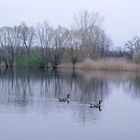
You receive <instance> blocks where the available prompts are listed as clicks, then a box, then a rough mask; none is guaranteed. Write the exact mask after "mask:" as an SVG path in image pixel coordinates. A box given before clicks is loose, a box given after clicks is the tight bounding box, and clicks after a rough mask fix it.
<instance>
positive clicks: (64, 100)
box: [58, 94, 70, 103]
mask: <svg viewBox="0 0 140 140" xmlns="http://www.w3.org/2000/svg"><path fill="white" fill-rule="evenodd" d="M69 98H70V94H67V95H66V98H60V97H59V98H58V99H59V102H67V103H69V100H68V99H69Z"/></svg>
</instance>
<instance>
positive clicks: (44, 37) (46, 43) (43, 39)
mask: <svg viewBox="0 0 140 140" xmlns="http://www.w3.org/2000/svg"><path fill="white" fill-rule="evenodd" d="M52 37H53V29H52V27H50V26H49V24H48V23H47V22H45V23H44V24H43V25H41V24H40V25H38V27H37V46H39V47H40V48H41V49H40V55H41V58H42V61H43V66H42V67H44V68H45V65H46V66H47V68H48V63H49V47H50V43H51V41H52Z"/></svg>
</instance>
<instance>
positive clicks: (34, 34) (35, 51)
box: [0, 11, 112, 69]
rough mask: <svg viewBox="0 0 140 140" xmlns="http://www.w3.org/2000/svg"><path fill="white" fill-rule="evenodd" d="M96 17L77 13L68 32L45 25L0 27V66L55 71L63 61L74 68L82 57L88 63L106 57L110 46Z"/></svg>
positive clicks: (107, 37)
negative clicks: (90, 60) (88, 58)
mask: <svg viewBox="0 0 140 140" xmlns="http://www.w3.org/2000/svg"><path fill="white" fill-rule="evenodd" d="M102 23H103V18H102V17H101V16H100V15H99V14H97V13H90V12H88V11H83V12H80V13H79V14H78V15H76V16H75V18H74V24H73V25H72V26H71V27H70V28H66V27H62V26H58V27H53V26H51V25H49V24H48V23H47V22H44V23H42V24H37V26H35V27H34V26H28V25H27V24H26V23H24V22H22V23H21V24H20V25H18V26H13V27H12V26H4V27H0V63H3V64H4V65H5V67H6V68H8V67H14V66H28V67H34V66H37V67H42V68H48V67H49V66H51V67H52V68H53V69H57V67H58V65H59V64H60V63H61V62H65V60H66V59H67V58H69V61H70V62H71V63H72V64H73V68H74V67H75V64H76V63H77V62H79V61H81V60H82V59H84V58H85V57H90V58H92V59H96V58H102V57H106V56H108V55H109V52H110V51H109V48H110V47H111V45H112V41H111V39H110V37H109V36H108V35H107V34H106V32H105V30H104V28H103V25H102Z"/></svg>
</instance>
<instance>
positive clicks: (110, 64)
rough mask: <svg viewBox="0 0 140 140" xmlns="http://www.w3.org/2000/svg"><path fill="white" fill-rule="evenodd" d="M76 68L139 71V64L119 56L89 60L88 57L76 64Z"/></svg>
mask: <svg viewBox="0 0 140 140" xmlns="http://www.w3.org/2000/svg"><path fill="white" fill-rule="evenodd" d="M77 68H78V69H94V70H110V71H140V65H137V64H134V63H131V62H128V61H126V60H125V59H121V58H106V59H100V60H96V61H94V60H91V59H89V58H87V59H85V61H84V62H83V63H81V64H78V65H77Z"/></svg>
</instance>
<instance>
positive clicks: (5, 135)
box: [0, 69, 140, 140]
mask: <svg viewBox="0 0 140 140" xmlns="http://www.w3.org/2000/svg"><path fill="white" fill-rule="evenodd" d="M68 93H70V95H71V99H70V102H69V103H61V102H59V101H58V97H65V96H66V94H68ZM99 100H102V101H103V102H102V107H101V109H102V110H101V111H100V110H99V109H98V108H89V103H96V102H98V101H99ZM139 121H140V76H139V74H138V73H128V72H124V73H122V72H120V73H113V72H99V71H94V72H91V71H79V72H71V71H43V70H16V69H15V70H7V71H6V70H0V139H1V140H56V139H57V140H93V139H94V140H102V139H104V140H139V139H140V125H139Z"/></svg>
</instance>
